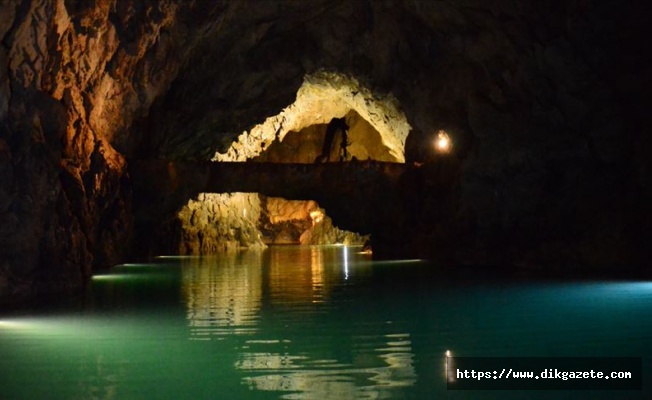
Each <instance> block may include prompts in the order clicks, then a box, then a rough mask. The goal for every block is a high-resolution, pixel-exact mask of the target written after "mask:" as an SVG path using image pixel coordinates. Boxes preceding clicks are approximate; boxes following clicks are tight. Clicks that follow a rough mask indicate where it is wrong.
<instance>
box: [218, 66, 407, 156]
mask: <svg viewBox="0 0 652 400" xmlns="http://www.w3.org/2000/svg"><path fill="white" fill-rule="evenodd" d="M351 111H354V112H355V113H356V114H357V115H359V116H360V117H361V118H362V119H364V120H365V121H367V122H368V123H369V124H370V125H371V126H372V127H373V128H374V129H375V130H376V131H377V132H378V133H379V135H380V141H381V143H382V145H383V146H385V147H387V149H388V151H389V154H390V155H391V156H392V157H393V158H394V159H395V160H396V162H400V163H404V162H405V141H406V139H407V137H408V134H409V132H410V130H411V129H412V127H411V126H410V124H409V123H408V121H407V118H406V116H405V114H404V113H403V112H402V111H401V110H400V108H399V105H398V101H397V100H396V98H395V97H394V96H393V95H391V94H388V95H378V94H375V93H373V92H372V91H371V90H369V89H368V88H366V87H365V86H363V85H362V84H360V82H359V81H358V80H357V79H356V78H354V77H351V76H349V75H345V74H341V73H337V72H328V71H318V72H316V73H315V74H312V75H306V76H305V77H304V81H303V84H302V85H301V87H300V88H299V89H298V91H297V96H296V100H295V101H294V103H292V104H290V105H289V106H288V107H286V108H285V109H284V110H282V111H281V112H280V113H279V114H277V115H275V116H272V117H269V118H267V119H266V120H265V121H264V122H263V123H261V124H259V125H256V126H254V127H253V128H252V129H250V130H249V131H245V132H243V133H242V134H241V135H240V136H239V137H238V140H237V141H235V142H234V143H233V144H232V145H231V147H230V148H229V149H228V150H227V151H226V153H219V152H217V153H215V156H214V157H213V161H246V160H250V159H252V158H254V157H257V156H259V155H260V154H261V153H262V152H263V151H265V149H267V148H268V147H269V146H270V145H271V144H272V143H273V142H274V141H282V140H283V139H284V138H285V136H286V135H287V134H288V133H290V132H300V131H301V130H303V129H305V128H308V127H310V126H313V125H316V124H326V123H328V122H329V121H330V120H331V119H332V118H342V117H344V116H346V115H347V114H348V113H350V112H351Z"/></svg>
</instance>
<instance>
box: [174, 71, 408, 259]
mask: <svg viewBox="0 0 652 400" xmlns="http://www.w3.org/2000/svg"><path fill="white" fill-rule="evenodd" d="M337 123H339V124H340V126H339V127H338V128H334V126H335V125H334V124H337ZM410 129H411V127H410V124H409V123H408V122H407V119H406V117H405V115H404V114H403V113H402V111H400V108H399V107H398V102H397V100H396V99H395V98H394V97H393V96H392V95H391V94H390V95H378V94H375V93H372V92H371V91H370V90H368V89H367V88H366V87H364V86H363V85H361V84H360V83H359V82H358V80H356V79H355V78H353V77H350V76H347V75H343V74H338V73H333V72H325V71H320V72H318V73H316V74H313V75H309V76H306V77H305V79H304V82H303V84H302V85H301V87H300V88H299V90H298V91H297V97H296V100H295V102H294V103H292V104H291V105H289V106H288V107H287V108H285V109H284V110H282V111H281V112H280V113H279V114H278V115H275V116H272V117H269V118H267V119H266V120H265V121H264V122H263V123H261V124H259V125H256V126H254V127H253V128H251V129H250V130H249V131H245V132H243V133H242V134H241V135H240V136H239V137H238V139H237V140H236V141H235V142H233V143H232V145H231V147H230V148H229V149H228V150H227V151H226V152H222V153H221V152H217V153H216V154H215V156H214V157H213V161H214V162H252V163H283V164H315V163H323V162H350V163H359V164H360V165H363V164H364V163H365V162H388V163H404V162H405V141H406V138H407V135H408V133H409V131H410ZM342 201H344V202H346V200H345V199H344V200H342ZM177 217H178V219H179V221H180V225H181V239H180V246H179V251H180V252H181V253H182V254H208V253H213V252H216V251H220V250H224V249H234V248H242V247H245V248H262V247H265V246H267V245H279V244H298V245H328V244H347V245H363V244H365V243H368V242H369V240H370V237H369V235H365V233H364V232H352V231H347V230H343V229H340V228H339V227H338V226H340V222H342V221H334V220H333V219H332V218H331V217H330V216H329V215H328V214H327V212H326V210H325V209H324V208H322V207H320V205H319V204H318V202H317V201H315V200H314V199H312V198H311V195H310V193H306V194H305V195H302V196H301V198H294V199H286V198H281V197H274V196H268V195H266V194H264V193H221V194H220V193H201V194H199V196H197V198H195V199H191V200H190V201H189V202H188V203H187V204H186V205H184V206H183V207H182V209H181V211H179V213H178V214H177Z"/></svg>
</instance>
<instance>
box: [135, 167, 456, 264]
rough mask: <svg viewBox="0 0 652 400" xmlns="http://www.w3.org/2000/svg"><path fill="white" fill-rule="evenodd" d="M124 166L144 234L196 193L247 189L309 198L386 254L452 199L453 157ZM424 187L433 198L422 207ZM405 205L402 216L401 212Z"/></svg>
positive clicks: (442, 217) (441, 215) (437, 217)
mask: <svg viewBox="0 0 652 400" xmlns="http://www.w3.org/2000/svg"><path fill="white" fill-rule="evenodd" d="M451 161H452V162H451ZM129 168H130V174H131V177H132V181H133V183H134V187H133V192H134V210H135V211H136V214H137V218H138V220H139V221H140V222H141V224H142V223H144V225H143V226H141V227H140V228H139V229H142V230H141V232H143V234H145V235H147V234H151V232H152V231H154V232H155V231H156V230H157V229H158V228H157V227H159V226H160V225H161V221H165V220H171V219H173V218H175V217H176V213H177V212H178V210H179V209H180V208H181V207H182V206H183V205H184V204H186V203H187V202H188V200H189V199H192V198H194V197H196V196H197V194H199V193H202V192H207V193H234V192H245V193H247V192H248V193H261V194H264V195H267V196H272V197H283V198H285V199H288V200H315V201H317V202H318V203H319V205H320V206H321V207H323V208H324V209H326V212H327V213H328V215H329V216H330V217H331V218H332V219H333V222H334V223H335V224H336V225H337V226H338V227H339V228H341V229H346V230H350V231H355V232H358V233H362V234H369V233H370V234H371V235H372V240H373V242H374V243H377V244H385V245H387V246H384V247H385V248H386V249H389V251H402V250H399V249H400V248H401V247H402V246H411V244H409V243H410V242H411V238H412V237H413V236H414V234H415V232H418V231H419V229H421V226H422V225H423V224H424V222H428V223H433V221H434V222H437V221H439V223H440V224H445V223H446V219H448V218H450V215H452V213H451V212H450V210H449V208H450V205H451V204H452V203H454V200H453V199H452V197H451V196H450V195H451V194H452V193H453V191H451V189H452V187H453V182H454V179H455V176H456V174H455V173H454V172H452V171H453V170H455V169H457V165H456V162H455V161H454V160H453V159H441V160H438V161H436V162H432V163H428V164H425V165H423V166H420V167H416V166H413V165H410V164H399V163H388V162H378V161H352V162H339V163H338V162H333V163H323V164H285V163H258V162H181V161H164V160H139V161H133V160H132V161H131V162H130V164H129ZM426 192H428V193H430V197H431V198H434V199H435V200H436V201H437V203H434V204H433V203H430V204H424V202H423V197H424V196H423V195H424V193H426ZM433 205H434V207H433ZM408 209H409V210H410V211H411V212H410V213H407V212H405V211H406V210H408ZM424 210H429V211H427V212H424ZM447 210H448V211H447ZM406 215H413V216H414V217H413V218H408V217H406ZM442 226H443V225H442ZM442 231H447V229H445V228H442ZM388 244H391V245H388ZM375 254H376V252H375ZM388 255H389V254H388Z"/></svg>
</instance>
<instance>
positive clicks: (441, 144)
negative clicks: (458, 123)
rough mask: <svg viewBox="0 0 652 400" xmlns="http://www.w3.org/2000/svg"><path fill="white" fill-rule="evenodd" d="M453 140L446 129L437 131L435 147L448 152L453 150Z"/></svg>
mask: <svg viewBox="0 0 652 400" xmlns="http://www.w3.org/2000/svg"><path fill="white" fill-rule="evenodd" d="M451 147H452V142H451V138H450V136H448V134H447V133H446V132H444V131H439V132H438V133H437V138H436V139H435V149H436V150H437V152H439V153H448V152H449V151H450V150H451Z"/></svg>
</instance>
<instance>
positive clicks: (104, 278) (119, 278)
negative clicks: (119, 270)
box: [93, 274, 134, 281]
mask: <svg viewBox="0 0 652 400" xmlns="http://www.w3.org/2000/svg"><path fill="white" fill-rule="evenodd" d="M127 279H134V277H133V276H131V275H127V274H107V275H93V281H122V280H127Z"/></svg>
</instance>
